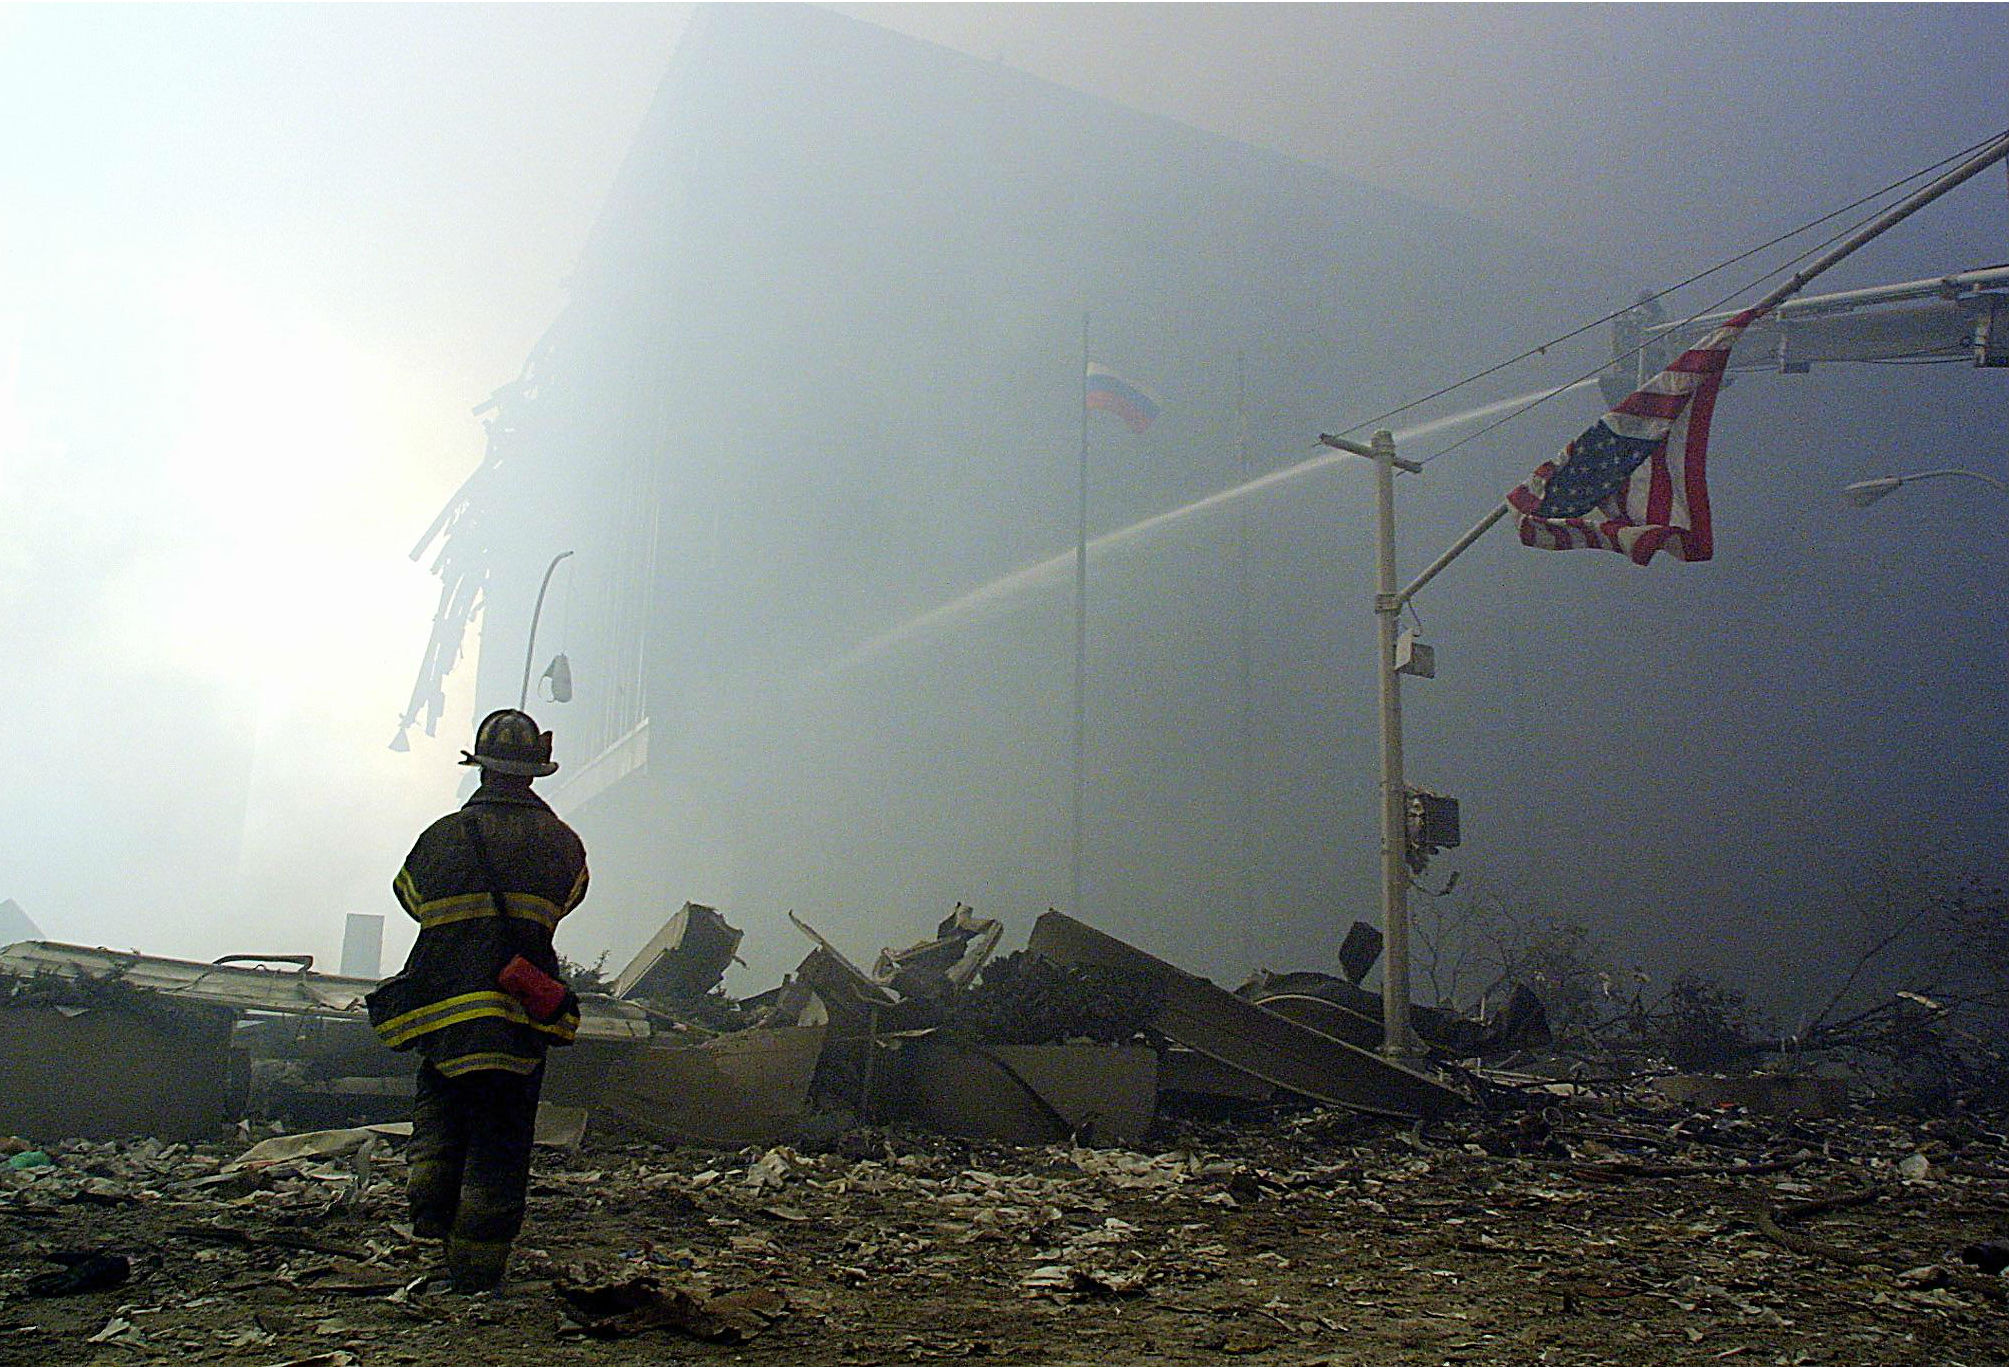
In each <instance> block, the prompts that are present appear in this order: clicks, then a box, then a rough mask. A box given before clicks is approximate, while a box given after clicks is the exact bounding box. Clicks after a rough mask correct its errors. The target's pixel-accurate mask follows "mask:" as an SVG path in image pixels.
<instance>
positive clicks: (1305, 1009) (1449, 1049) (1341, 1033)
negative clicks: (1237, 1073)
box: [1235, 970, 1549, 1059]
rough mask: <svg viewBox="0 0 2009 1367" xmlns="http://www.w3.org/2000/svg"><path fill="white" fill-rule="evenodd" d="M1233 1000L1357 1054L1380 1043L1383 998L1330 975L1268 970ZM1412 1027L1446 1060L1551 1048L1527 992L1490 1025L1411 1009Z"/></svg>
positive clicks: (1537, 1006) (1538, 1004)
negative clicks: (1346, 1046)
mask: <svg viewBox="0 0 2009 1367" xmlns="http://www.w3.org/2000/svg"><path fill="white" fill-rule="evenodd" d="M1235 995H1236V996H1238V997H1242V998H1245V999H1247V1000H1249V1001H1252V1002H1255V1003H1256V1004H1257V1005H1258V1006H1261V1007H1262V1008H1263V1009H1264V1010H1266V1011H1274V1012H1276V1013H1277V1014H1278V1015H1281V1016H1288V1017H1289V1018H1290V1019H1292V1020H1294V1021H1296V1022H1297V1023H1298V1024H1300V1025H1307V1026H1310V1027H1311V1028H1312V1029H1314V1030H1317V1031H1319V1032H1321V1033H1323V1034H1327V1035H1331V1036H1332V1037H1333V1038H1334V1039H1343V1040H1345V1041H1346V1042H1347V1043H1348V1044H1351V1045H1354V1046H1355V1047H1357V1048H1361V1049H1373V1048H1376V1047H1378V1046H1379V1045H1380V1043H1381V1028H1382V1027H1381V996H1380V994H1379V993H1376V992H1369V991H1367V990H1366V989H1364V988H1362V987H1360V986H1358V985H1357V984H1355V983H1352V982H1348V981H1347V980H1346V979H1344V978H1335V977H1333V976H1332V975H1331V974H1329V973H1271V972H1268V971H1267V970H1265V971H1263V972H1259V973H1257V974H1256V975H1255V977H1253V978H1251V979H1250V980H1249V981H1248V982H1246V983H1244V984H1242V986H1240V987H1238V988H1236V989H1235ZM1410 1022H1411V1024H1413V1025H1414V1026H1415V1028H1416V1033H1417V1035H1418V1036H1420V1037H1421V1038H1422V1040H1423V1042H1424V1044H1425V1045H1427V1046H1428V1047H1429V1049H1430V1051H1431V1053H1432V1054H1433V1055H1435V1056H1436V1057H1438V1058H1442V1059H1458V1058H1487V1057H1492V1056H1494V1055H1498V1054H1505V1053H1511V1052H1513V1051H1515V1050H1518V1049H1539V1048H1541V1047H1542V1046H1543V1045H1546V1044H1547V1043H1548V1042H1549V1021H1548V1013H1547V1012H1546V1011H1544V1010H1543V1008H1542V1001H1541V998H1540V997H1537V996H1536V995H1535V994H1534V993H1533V992H1531V991H1530V990H1529V989H1527V988H1526V987H1516V988H1515V989H1514V991H1513V994H1512V995H1511V996H1510V997H1509V998H1508V999H1507V1006H1506V1009H1505V1010H1504V1011H1502V1012H1500V1014H1498V1015H1497V1016H1495V1017H1493V1018H1492V1019H1491V1020H1473V1019H1471V1018H1470V1017H1467V1016H1461V1015H1459V1014H1458V1013H1457V1012H1455V1011H1445V1010H1441V1009H1439V1008H1436V1007H1430V1006H1412V1007H1411V1008H1410Z"/></svg>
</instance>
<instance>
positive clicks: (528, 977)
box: [495, 954, 565, 1022]
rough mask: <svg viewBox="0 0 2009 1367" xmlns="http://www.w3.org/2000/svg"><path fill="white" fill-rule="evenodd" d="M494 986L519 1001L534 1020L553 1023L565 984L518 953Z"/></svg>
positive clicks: (562, 997) (559, 1009) (562, 1002)
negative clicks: (551, 1021)
mask: <svg viewBox="0 0 2009 1367" xmlns="http://www.w3.org/2000/svg"><path fill="white" fill-rule="evenodd" d="M495 985H496V986H497V987H500V988H501V989H502V990H503V991H504V992H507V993H508V994H509V995H510V996H512V997H514V998H516V1000H518V1001H520V1002H522V1003H523V1009H524V1010H525V1011H528V1012H529V1013H530V1019H532V1020H534V1021H540V1022H541V1021H549V1020H552V1019H554V1018H555V1017H556V1016H557V1015H558V1013H559V1012H560V1011H561V1010H563V1009H564V1007H565V984H564V983H562V982H560V981H558V979H556V978H554V977H552V976H551V975H550V974H549V973H546V972H545V971H544V970H543V969H541V968H539V967H538V966H537V965H536V964H533V963H531V962H530V960H528V959H526V958H524V957H523V956H522V955H521V954H519V955H517V956H516V957H515V958H513V959H511V960H510V961H509V963H508V965H507V966H506V967H504V969H503V970H502V972H501V973H500V974H499V975H498V976H497V977H496V980H495Z"/></svg>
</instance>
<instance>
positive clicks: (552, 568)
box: [516, 551, 572, 712]
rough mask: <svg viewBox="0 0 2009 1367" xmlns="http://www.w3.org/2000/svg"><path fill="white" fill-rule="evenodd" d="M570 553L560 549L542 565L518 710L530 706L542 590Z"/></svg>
mask: <svg viewBox="0 0 2009 1367" xmlns="http://www.w3.org/2000/svg"><path fill="white" fill-rule="evenodd" d="M570 554H572V552H570V551H560V552H558V554H556V555H554V556H552V557H551V563H550V564H549V565H546V566H545V567H544V582H543V583H541V584H539V585H538V586H537V606H536V608H535V609H533V610H532V612H531V614H530V641H529V643H528V644H527V645H525V646H524V647H523V691H522V692H520V693H518V694H517V695H516V710H517V711H519V712H521V711H523V710H524V709H525V708H527V707H528V706H530V662H531V661H532V660H534V659H536V658H537V619H538V618H540V617H542V616H543V615H544V591H545V590H546V589H548V588H550V587H551V576H552V575H553V574H554V573H556V572H557V569H558V562H559V561H561V560H563V559H564V558H565V557H566V556H568V555H570Z"/></svg>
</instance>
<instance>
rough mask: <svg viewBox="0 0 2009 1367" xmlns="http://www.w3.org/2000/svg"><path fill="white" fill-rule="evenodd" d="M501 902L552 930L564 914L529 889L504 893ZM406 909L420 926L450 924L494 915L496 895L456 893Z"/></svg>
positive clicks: (430, 926)
mask: <svg viewBox="0 0 2009 1367" xmlns="http://www.w3.org/2000/svg"><path fill="white" fill-rule="evenodd" d="M502 906H503V909H504V910H505V911H506V912H508V913H509V915H511V916H514V917H521V918H522V919H523V920H526V921H535V922H537V924H538V925H540V926H543V927H544V928H545V929H546V930H555V929H556V928H557V926H558V922H559V919H560V918H561V917H563V916H564V915H565V913H564V911H563V910H561V909H560V908H558V907H556V906H554V905H553V904H552V903H551V902H550V900H549V899H547V898H543V897H539V896H537V895H535V894H534V893H528V892H506V893H504V894H503V895H502ZM405 910H407V911H409V912H410V913H411V914H412V918H413V919H414V920H416V921H417V922H418V923H419V929H420V930H431V929H432V928H433V927H434V926H446V925H452V924H453V923H454V922H455V921H472V920H475V919H477V918H478V917H482V916H493V915H495V899H494V898H493V897H491V896H490V895H489V894H488V893H485V892H464V893H461V894H459V895H458V896H455V897H435V898H433V900H432V901H430V902H420V903H418V904H417V905H416V906H408V907H406V908H405Z"/></svg>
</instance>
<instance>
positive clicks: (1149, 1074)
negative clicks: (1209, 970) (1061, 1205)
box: [898, 1034, 1158, 1144]
mask: <svg viewBox="0 0 2009 1367" xmlns="http://www.w3.org/2000/svg"><path fill="white" fill-rule="evenodd" d="M900 1046H901V1047H900V1051H899V1069H898V1071H899V1075H900V1089H901V1092H902V1095H903V1098H904V1100H905V1102H906V1104H907V1107H908V1112H909V1114H910V1115H911V1117H912V1118H913V1119H915V1120H917V1121H919V1122H920V1123H921V1124H923V1125H926V1126H928V1127H929V1128H931V1129H936V1130H940V1131H942V1132H943V1133H945V1134H956V1135H962V1136H963V1137H965V1138H968V1139H990V1140H995V1141H998V1142H1000V1143H1006V1144H1046V1143H1053V1142H1055V1141H1058V1140H1063V1139H1068V1138H1076V1139H1078V1140H1079V1141H1080V1142H1082V1143H1094V1144H1120V1143H1132V1142H1135V1141H1137V1140H1141V1139H1142V1138H1143V1137H1144V1136H1145V1134H1146V1133H1148V1132H1149V1130H1150V1128H1151V1122H1152V1119H1153V1117H1154V1116H1155V1114H1156V1111H1157V1090H1158V1089H1157V1071H1158V1058H1157V1053H1156V1051H1154V1050H1151V1049H1147V1048H1144V1047H1143V1046H1141V1045H1108V1044H997V1045H979V1044H971V1043H969V1042H967V1041H963V1040H957V1039H952V1038H949V1037H947V1036H943V1035H938V1034H928V1035H922V1036H919V1037H917V1038H910V1039H904V1040H901V1041H900Z"/></svg>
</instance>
